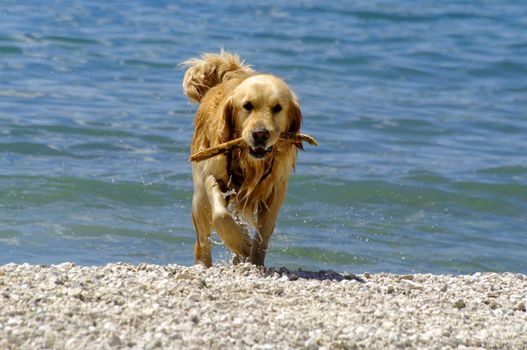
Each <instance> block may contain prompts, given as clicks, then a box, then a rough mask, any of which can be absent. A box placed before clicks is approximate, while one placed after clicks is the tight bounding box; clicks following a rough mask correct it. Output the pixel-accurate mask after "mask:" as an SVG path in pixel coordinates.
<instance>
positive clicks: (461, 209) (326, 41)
mask: <svg viewBox="0 0 527 350" xmlns="http://www.w3.org/2000/svg"><path fill="white" fill-rule="evenodd" d="M221 47H224V48H226V49H230V50H234V51H236V52H237V53H238V54H240V55H241V56H243V57H245V58H246V59H247V62H249V63H250V64H252V65H254V67H255V68H256V69H257V70H259V71H264V72H272V73H275V74H277V75H279V76H282V77H284V78H285V79H286V80H287V81H288V83H289V84H290V85H291V86H292V87H293V89H294V90H295V92H296V93H297V95H298V96H299V98H300V101H301V106H302V110H303V113H304V118H305V124H304V128H303V130H304V131H305V132H308V133H311V134H312V135H314V136H315V137H316V138H317V139H318V140H319V142H320V144H321V147H320V148H317V149H315V148H313V147H306V149H307V150H306V152H304V153H301V154H300V157H299V161H298V165H297V169H296V173H295V174H294V175H293V177H292V178H291V182H290V188H289V191H288V196H287V200H286V202H285V204H284V207H283V210H282V212H281V215H280V218H279V221H278V225H277V230H276V232H275V234H274V236H273V239H272V243H271V244H272V246H271V251H270V253H269V255H268V260H267V262H268V265H274V266H288V267H293V268H295V267H302V268H306V269H327V268H332V269H336V270H340V271H353V272H363V271H370V272H376V271H387V272H400V273H404V272H432V273H468V272H473V271H516V272H523V273H527V232H526V226H527V225H526V224H527V214H526V213H527V112H526V111H527V78H526V77H527V60H526V59H525V57H527V4H526V3H525V2H522V1H508V2H497V1H467V2H439V3H438V2H434V1H420V2H418V3H416V2H414V1H397V2H394V1H393V2H384V1H369V2H360V3H357V4H348V2H342V3H341V4H333V3H327V4H321V3H319V2H317V1H302V2H289V1H283V2H281V1H272V2H271V1H269V2H266V1H262V2H256V3H254V4H248V3H247V4H238V2H236V1H229V0H228V1H221V2H220V1H211V2H190V1H189V2H177V4H173V3H172V2H169V1H166V2H165V1H130V2H126V3H117V2H109V1H105V2H102V1H81V0H73V1H59V0H54V1H48V2H45V4H44V3H43V2H38V1H28V2H25V4H21V3H20V2H17V1H3V2H2V4H1V5H0V263H8V262H18V263H21V262H30V263H39V264H50V263H58V262H63V261H73V262H76V263H78V264H105V263H107V262H113V261H126V262H131V263H139V262H149V263H160V264H166V263H178V264H185V265H189V264H192V262H193V257H192V254H193V253H192V250H193V249H192V247H193V242H194V231H193V227H192V222H191V219H190V202H191V196H192V180H191V175H190V164H189V162H188V161H187V158H188V145H189V142H190V139H191V136H192V118H193V114H194V112H195V110H196V106H195V105H193V104H189V103H188V102H187V100H186V98H185V97H184V96H183V94H182V92H181V87H180V82H181V79H182V76H183V73H184V71H183V69H182V68H181V67H178V63H180V62H181V61H183V60H185V59H188V58H190V57H195V56H197V55H198V54H199V53H201V52H205V51H217V50H218V49H219V48H221ZM215 240H216V241H219V239H218V238H217V237H215ZM215 259H216V261H218V260H219V261H222V260H223V261H226V260H228V259H229V254H228V253H227V252H226V251H225V249H224V248H222V247H221V245H220V244H216V245H215Z"/></svg>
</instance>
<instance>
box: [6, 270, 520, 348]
mask: <svg viewBox="0 0 527 350" xmlns="http://www.w3.org/2000/svg"><path fill="white" fill-rule="evenodd" d="M526 304H527V276H526V275H524V274H518V273H475V274H473V275H431V274H415V275H395V274H385V273H376V274H364V275H353V274H345V273H344V274H340V273H336V272H334V271H319V272H310V271H302V270H299V271H289V270H287V269H284V268H282V269H273V268H271V269H266V271H265V272H263V271H260V270H258V269H257V268H256V267H254V266H252V265H249V264H241V265H238V266H230V265H217V266H213V267H212V268H209V269H204V268H202V267H199V266H189V267H187V266H178V265H149V264H139V265H130V264H123V263H116V264H108V265H104V266H91V267H90V266H77V265H74V264H72V263H63V264H59V265H51V266H41V265H29V264H19V265H17V264H6V265H3V266H0V305H2V308H1V310H0V348H2V349H19V348H20V349H34V348H50V349H79V348H83V349H101V348H115V349H156V348H158V349H167V348H168V349H171V348H174V349H179V348H184V349H198V348H199V349H202V348H211V349H248V348H249V349H287V348H293V349H295V348H301V349H361V348H367V349H395V348H405V347H410V348H427V349H455V348H471V349H477V348H499V349H520V348H527V311H526Z"/></svg>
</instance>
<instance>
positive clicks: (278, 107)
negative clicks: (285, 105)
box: [272, 105, 282, 113]
mask: <svg viewBox="0 0 527 350" xmlns="http://www.w3.org/2000/svg"><path fill="white" fill-rule="evenodd" d="M272 110H273V113H278V112H280V111H281V110H282V106H280V105H276V106H274V107H273V109H272Z"/></svg>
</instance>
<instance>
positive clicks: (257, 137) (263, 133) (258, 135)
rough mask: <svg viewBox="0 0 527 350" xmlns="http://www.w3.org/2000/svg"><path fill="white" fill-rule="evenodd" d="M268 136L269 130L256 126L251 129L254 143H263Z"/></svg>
mask: <svg viewBox="0 0 527 350" xmlns="http://www.w3.org/2000/svg"><path fill="white" fill-rule="evenodd" d="M268 138H269V130H267V129H264V128H256V129H254V130H253V140H254V143H255V144H256V145H263V144H265V141H267V139H268Z"/></svg>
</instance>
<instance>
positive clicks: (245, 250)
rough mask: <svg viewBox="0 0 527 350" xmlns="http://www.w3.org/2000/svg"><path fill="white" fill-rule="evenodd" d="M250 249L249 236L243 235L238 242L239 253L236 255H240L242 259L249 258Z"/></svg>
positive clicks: (250, 241)
mask: <svg viewBox="0 0 527 350" xmlns="http://www.w3.org/2000/svg"><path fill="white" fill-rule="evenodd" d="M251 249H252V240H251V237H249V235H247V234H244V235H243V236H242V239H241V241H240V247H239V251H238V252H236V253H238V255H240V256H241V257H243V258H248V257H249V256H251Z"/></svg>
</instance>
